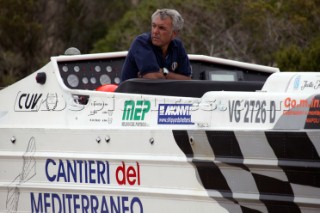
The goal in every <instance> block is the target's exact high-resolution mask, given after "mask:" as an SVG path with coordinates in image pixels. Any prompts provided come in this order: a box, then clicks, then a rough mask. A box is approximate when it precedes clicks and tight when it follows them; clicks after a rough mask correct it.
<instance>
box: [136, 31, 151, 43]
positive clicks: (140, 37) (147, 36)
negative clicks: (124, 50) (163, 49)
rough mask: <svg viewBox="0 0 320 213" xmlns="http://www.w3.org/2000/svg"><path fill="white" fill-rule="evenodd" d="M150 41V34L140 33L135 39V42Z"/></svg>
mask: <svg viewBox="0 0 320 213" xmlns="http://www.w3.org/2000/svg"><path fill="white" fill-rule="evenodd" d="M150 39H151V35H150V33H142V34H140V35H138V36H137V37H136V39H135V41H136V42H143V43H148V42H149V41H150Z"/></svg>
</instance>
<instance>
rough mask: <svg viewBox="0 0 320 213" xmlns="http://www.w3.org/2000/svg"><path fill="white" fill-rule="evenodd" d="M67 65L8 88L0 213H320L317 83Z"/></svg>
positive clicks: (278, 75)
mask: <svg viewBox="0 0 320 213" xmlns="http://www.w3.org/2000/svg"><path fill="white" fill-rule="evenodd" d="M126 54H127V52H112V53H100V54H83V55H81V54H79V55H61V56H55V57H51V60H50V62H48V63H47V64H46V65H45V66H44V67H42V68H40V69H39V70H36V71H35V72H34V73H32V74H31V75H29V76H27V77H25V78H24V79H22V80H20V81H18V82H16V83H14V84H12V85H10V86H7V87H5V88H3V89H2V90H0V100H1V101H0V211H1V212H109V213H111V212H112V213H114V212H117V213H120V212H121V213H124V212H128V213H129V212H134V213H138V212H139V213H140V212H153V213H155V212H203V213H204V212H244V213H249V212H290V213H292V212H314V213H315V212H319V211H320V131H319V129H320V73H318V72H280V71H279V69H278V68H273V67H267V66H261V65H255V64H249V63H243V62H237V61H232V60H226V59H219V58H214V57H210V56H203V55H189V58H190V62H191V65H192V70H193V80H190V81H175V80H146V79H130V80H128V81H125V82H122V83H121V82H120V78H119V76H120V71H121V66H122V64H123V61H124V59H125V57H126Z"/></svg>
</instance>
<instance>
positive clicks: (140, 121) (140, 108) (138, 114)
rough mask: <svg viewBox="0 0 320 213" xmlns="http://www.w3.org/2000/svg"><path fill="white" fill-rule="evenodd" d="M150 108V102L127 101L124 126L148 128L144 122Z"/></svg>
mask: <svg viewBox="0 0 320 213" xmlns="http://www.w3.org/2000/svg"><path fill="white" fill-rule="evenodd" d="M150 108H151V103H150V101H149V100H137V101H133V100H127V101H125V102H124V111H123V114H122V121H123V122H122V126H148V124H147V123H146V122H144V120H145V117H146V114H147V113H148V112H149V111H150Z"/></svg>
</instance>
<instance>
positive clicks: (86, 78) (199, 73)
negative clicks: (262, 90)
mask: <svg viewBox="0 0 320 213" xmlns="http://www.w3.org/2000/svg"><path fill="white" fill-rule="evenodd" d="M125 57H126V56H125V55H123V56H115V57H112V58H100V59H85V60H72V61H59V62H58V67H59V72H60V75H61V77H62V79H63V82H64V84H65V85H66V86H67V87H68V88H70V89H83V90H96V89H97V88H98V87H100V86H102V85H106V84H115V85H118V84H120V77H121V69H122V65H123V63H124V61H125ZM189 60H190V65H191V68H192V72H193V74H192V79H193V80H211V81H262V82H264V81H265V80H266V79H267V78H268V77H269V76H270V74H271V73H272V72H265V71H258V70H256V69H252V67H251V68H247V67H245V66H242V67H240V66H237V65H236V64H235V63H233V62H228V64H227V63H224V64H222V63H220V62H217V61H210V62H209V61H203V60H199V58H192V57H190V56H189ZM266 69H268V68H266Z"/></svg>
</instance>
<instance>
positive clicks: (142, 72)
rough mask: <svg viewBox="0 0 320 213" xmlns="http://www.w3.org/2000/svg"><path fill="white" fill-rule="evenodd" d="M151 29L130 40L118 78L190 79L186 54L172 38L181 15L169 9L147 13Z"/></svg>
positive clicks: (179, 28) (177, 30)
mask: <svg viewBox="0 0 320 213" xmlns="http://www.w3.org/2000/svg"><path fill="white" fill-rule="evenodd" d="M151 21H152V25H151V33H144V34H142V35H140V36H138V37H136V39H135V40H134V41H133V43H132V44H131V47H130V49H129V52H128V55H127V57H126V60H125V62H124V65H123V68H122V72H121V80H122V81H125V80H127V79H130V78H138V77H140V78H148V79H178V80H189V79H191V74H192V72H191V67H190V62H189V59H188V55H187V53H186V51H185V49H184V47H183V44H182V42H181V41H180V40H178V39H176V37H177V35H178V33H179V32H180V30H181V29H182V27H183V22H184V20H183V18H182V17H181V15H180V14H179V13H178V12H177V11H176V10H172V9H160V10H157V11H156V12H155V13H154V14H153V15H152V16H151Z"/></svg>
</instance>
